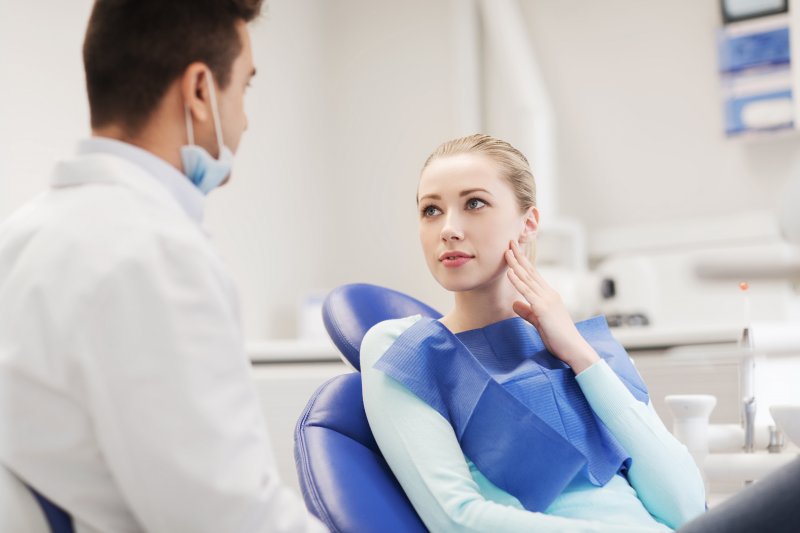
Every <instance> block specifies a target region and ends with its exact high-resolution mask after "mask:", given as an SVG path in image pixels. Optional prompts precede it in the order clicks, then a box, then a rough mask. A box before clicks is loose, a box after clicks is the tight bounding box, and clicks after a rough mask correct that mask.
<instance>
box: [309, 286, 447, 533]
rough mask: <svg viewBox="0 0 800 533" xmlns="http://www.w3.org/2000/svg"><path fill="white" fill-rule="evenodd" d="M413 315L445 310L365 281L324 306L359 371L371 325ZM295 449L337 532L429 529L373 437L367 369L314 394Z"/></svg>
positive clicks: (333, 333)
mask: <svg viewBox="0 0 800 533" xmlns="http://www.w3.org/2000/svg"><path fill="white" fill-rule="evenodd" d="M414 314H422V315H425V316H430V317H434V318H438V317H440V316H441V314H439V313H438V312H437V311H436V310H435V309H433V308H431V307H429V306H427V305H425V304H424V303H422V302H420V301H419V300H416V299H414V298H412V297H410V296H408V295H406V294H403V293H401V292H397V291H394V290H391V289H386V288H383V287H379V286H376V285H367V284H364V283H359V284H352V285H344V286H341V287H339V288H337V289H334V290H333V291H331V293H330V294H329V295H328V297H327V298H326V299H325V302H324V303H323V306H322V316H323V319H324V322H325V327H326V329H327V330H328V334H329V335H330V337H331V339H332V340H333V342H334V344H335V345H336V346H337V347H338V348H339V350H340V351H341V352H342V355H343V356H344V357H345V358H346V359H347V361H349V362H350V364H351V365H352V366H353V367H354V368H356V369H360V368H361V365H360V364H359V349H360V347H361V340H362V338H363V337H364V334H365V333H366V332H367V331H368V330H369V328H371V327H372V326H373V325H375V324H377V323H378V322H382V321H383V320H389V319H392V318H402V317H406V316H410V315H414ZM294 452H295V463H296V466H297V474H298V478H299V479H300V487H301V489H302V491H303V498H304V499H305V502H306V506H307V507H308V509H309V510H310V511H311V512H312V513H313V514H314V515H315V516H316V517H318V518H319V519H320V520H322V521H323V522H324V523H325V524H326V525H327V526H328V528H329V529H330V530H331V531H334V532H343V533H344V532H346V533H350V532H358V533H362V532H364V533H371V532H375V533H378V532H380V533H384V532H388V533H391V532H395V531H396V532H411V533H413V532H417V531H419V532H424V531H426V529H425V526H424V525H423V524H422V521H421V520H420V519H419V517H418V516H417V514H416V512H415V511H414V508H413V507H412V506H411V503H410V502H409V501H408V498H407V497H406V495H405V493H404V492H403V489H402V487H400V484H399V483H398V482H397V480H396V479H395V477H394V475H393V474H392V471H391V470H390V469H389V465H387V464H386V461H385V460H384V459H383V456H382V455H381V453H380V450H379V449H378V445H377V444H376V442H375V438H374V437H373V436H372V431H370V428H369V423H368V422H367V416H366V413H365V412H364V402H363V399H362V397H361V375H360V374H358V373H352V374H345V375H343V376H337V377H335V378H333V379H331V380H330V381H328V382H327V383H325V384H323V385H322V386H321V387H320V388H319V389H318V390H317V391H316V392H315V393H314V396H313V397H312V398H311V400H309V402H308V405H307V406H306V408H305V411H304V412H303V414H302V416H301V417H300V420H298V422H297V427H296V428H295V449H294Z"/></svg>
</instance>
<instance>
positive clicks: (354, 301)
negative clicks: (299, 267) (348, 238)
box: [322, 283, 442, 370]
mask: <svg viewBox="0 0 800 533" xmlns="http://www.w3.org/2000/svg"><path fill="white" fill-rule="evenodd" d="M417 314H419V315H423V316H429V317H432V318H439V317H441V316H442V315H441V313H439V312H438V311H436V309H434V308H432V307H430V306H428V305H426V304H424V303H422V302H420V301H419V300H417V299H416V298H412V297H411V296H409V295H407V294H403V293H402V292H398V291H395V290H392V289H387V288H385V287H380V286H378V285H370V284H367V283H352V284H349V285H342V286H340V287H337V288H336V289H334V290H332V291H331V292H330V293H329V294H328V296H327V297H326V298H325V302H324V303H323V304H322V320H323V322H324V323H325V329H326V330H328V335H330V337H331V340H332V341H333V343H334V344H335V345H336V347H337V348H339V351H340V352H342V355H343V356H344V357H345V359H347V361H348V362H349V363H350V364H351V365H353V368H355V369H356V370H360V369H361V363H360V361H359V350H360V348H361V340H362V339H363V338H364V334H365V333H366V332H367V331H368V330H369V328H371V327H372V326H374V325H375V324H377V323H378V322H383V321H384V320H389V319H392V318H403V317H407V316H411V315H417Z"/></svg>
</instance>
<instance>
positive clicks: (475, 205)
mask: <svg viewBox="0 0 800 533" xmlns="http://www.w3.org/2000/svg"><path fill="white" fill-rule="evenodd" d="M485 205H486V202H484V201H483V200H479V199H477V198H470V199H469V200H467V209H480V208H481V207H483V206H485Z"/></svg>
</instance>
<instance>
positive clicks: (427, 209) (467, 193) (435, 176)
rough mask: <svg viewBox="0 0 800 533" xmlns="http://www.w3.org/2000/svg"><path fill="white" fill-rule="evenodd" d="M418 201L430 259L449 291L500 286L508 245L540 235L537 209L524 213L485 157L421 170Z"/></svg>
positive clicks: (438, 162) (462, 157)
mask: <svg viewBox="0 0 800 533" xmlns="http://www.w3.org/2000/svg"><path fill="white" fill-rule="evenodd" d="M417 199H418V206H419V238H420V242H421V243H422V250H423V253H424V254H425V260H426V261H427V263H428V268H429V269H430V271H431V273H432V274H433V277H434V278H436V281H438V282H439V284H440V285H441V286H442V287H444V288H445V289H447V290H449V291H457V292H460V291H470V290H474V289H481V288H485V287H488V286H490V285H491V284H493V283H496V282H497V281H498V280H499V279H501V277H502V276H503V275H504V273H505V271H506V262H505V259H504V257H503V254H504V253H505V251H506V250H507V249H508V244H509V241H510V240H516V241H518V242H520V241H522V242H525V241H527V240H530V239H531V238H533V235H534V234H535V231H536V224H537V219H536V217H537V213H536V212H535V208H533V207H532V208H530V209H528V211H526V212H521V211H520V207H519V202H518V201H517V198H516V197H515V196H514V191H513V190H512V189H511V185H510V184H509V183H508V181H507V180H506V179H505V178H504V177H503V176H501V174H500V172H499V169H498V168H497V166H496V165H495V163H494V162H493V161H492V160H491V159H489V158H488V157H486V156H484V155H480V154H472V153H466V154H457V155H452V156H444V157H439V158H437V159H434V160H433V161H432V162H431V163H430V164H429V165H428V166H427V167H426V168H425V170H424V171H423V172H422V176H421V177H420V181H419V190H418V193H417Z"/></svg>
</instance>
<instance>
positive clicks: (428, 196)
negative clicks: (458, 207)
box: [417, 188, 494, 203]
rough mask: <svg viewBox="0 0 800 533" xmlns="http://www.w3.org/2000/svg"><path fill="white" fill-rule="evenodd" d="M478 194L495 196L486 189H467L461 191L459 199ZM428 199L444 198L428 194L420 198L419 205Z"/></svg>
mask: <svg viewBox="0 0 800 533" xmlns="http://www.w3.org/2000/svg"><path fill="white" fill-rule="evenodd" d="M476 192H485V193H486V194H488V195H489V196H494V195H493V194H492V193H490V192H489V191H487V190H486V189H481V188H477V189H466V190H463V191H461V192H460V193H458V196H459V197H463V196H469V195H470V194H474V193H476ZM426 198H430V199H431V200H441V199H442V197H441V196H439V195H438V194H426V195H425V196H421V197H420V198H419V199H418V200H417V203H420V202H421V201H422V200H424V199H426Z"/></svg>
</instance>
